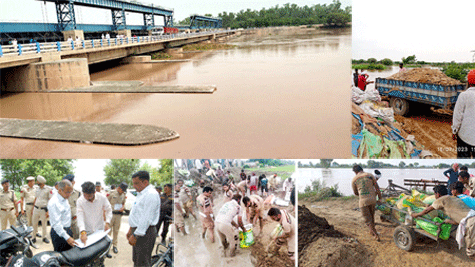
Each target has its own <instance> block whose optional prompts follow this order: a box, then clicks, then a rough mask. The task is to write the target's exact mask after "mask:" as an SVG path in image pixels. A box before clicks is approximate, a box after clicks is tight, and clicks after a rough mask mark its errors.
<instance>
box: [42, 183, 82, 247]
mask: <svg viewBox="0 0 475 267" xmlns="http://www.w3.org/2000/svg"><path fill="white" fill-rule="evenodd" d="M72 192H73V184H72V183H71V182H70V181H69V180H68V179H63V180H62V181H60V182H58V192H57V193H56V194H54V195H53V197H51V200H50V201H49V202H48V211H49V213H50V215H51V220H50V221H51V242H52V243H53V247H54V251H57V252H61V251H65V250H69V249H71V248H72V247H73V246H75V245H77V243H76V241H74V238H73V237H72V235H73V232H72V231H71V207H70V206H69V202H68V198H69V197H70V196H71V193H72Z"/></svg>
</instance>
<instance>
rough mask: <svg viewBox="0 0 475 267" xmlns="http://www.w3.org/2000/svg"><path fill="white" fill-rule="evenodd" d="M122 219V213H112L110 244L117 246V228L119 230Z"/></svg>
mask: <svg viewBox="0 0 475 267" xmlns="http://www.w3.org/2000/svg"><path fill="white" fill-rule="evenodd" d="M121 220H122V215H120V214H113V215H112V220H111V231H110V232H109V235H111V232H112V245H113V246H114V247H117V242H118V240H119V230H120V221H121Z"/></svg>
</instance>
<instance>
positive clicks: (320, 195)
mask: <svg viewBox="0 0 475 267" xmlns="http://www.w3.org/2000/svg"><path fill="white" fill-rule="evenodd" d="M298 197H299V200H309V201H321V200H327V199H332V198H338V199H343V200H349V199H353V198H355V197H356V196H343V194H342V193H341V192H339V191H338V185H334V186H330V187H326V186H325V183H324V182H322V181H320V180H313V181H312V184H311V185H307V187H305V190H304V192H303V193H298Z"/></svg>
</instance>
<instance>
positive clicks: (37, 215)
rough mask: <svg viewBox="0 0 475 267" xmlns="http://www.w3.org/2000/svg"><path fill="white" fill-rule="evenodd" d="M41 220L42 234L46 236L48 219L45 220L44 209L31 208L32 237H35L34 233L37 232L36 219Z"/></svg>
mask: <svg viewBox="0 0 475 267" xmlns="http://www.w3.org/2000/svg"><path fill="white" fill-rule="evenodd" d="M40 220H41V227H42V228H43V229H42V230H43V232H42V235H43V237H46V236H47V233H46V225H47V224H48V221H47V220H46V211H45V210H44V209H37V208H34V209H33V234H32V236H33V238H35V236H36V233H38V221H40Z"/></svg>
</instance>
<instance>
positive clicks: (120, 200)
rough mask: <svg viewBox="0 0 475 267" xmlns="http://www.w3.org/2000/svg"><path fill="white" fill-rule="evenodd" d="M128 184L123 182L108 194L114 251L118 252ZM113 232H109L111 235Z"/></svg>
mask: <svg viewBox="0 0 475 267" xmlns="http://www.w3.org/2000/svg"><path fill="white" fill-rule="evenodd" d="M127 187H128V185H127V184H126V183H125V182H122V183H121V184H120V185H119V187H117V189H116V190H114V191H111V193H110V194H109V195H108V196H107V199H108V200H109V202H110V204H111V207H112V220H111V230H112V231H111V232H112V233H113V236H112V246H113V248H112V251H113V252H114V253H116V254H117V253H118V252H119V250H118V249H117V242H118V239H119V238H118V235H119V229H120V222H121V220H122V214H123V213H124V209H125V207H124V204H125V199H126V196H125V192H127ZM110 234H111V233H110V232H109V235H110Z"/></svg>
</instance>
